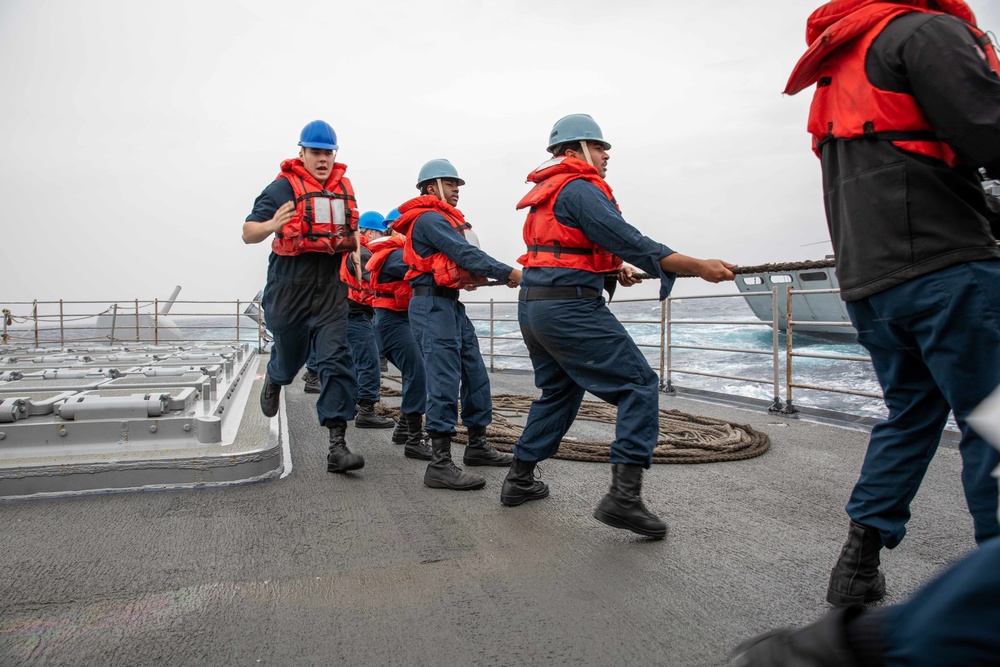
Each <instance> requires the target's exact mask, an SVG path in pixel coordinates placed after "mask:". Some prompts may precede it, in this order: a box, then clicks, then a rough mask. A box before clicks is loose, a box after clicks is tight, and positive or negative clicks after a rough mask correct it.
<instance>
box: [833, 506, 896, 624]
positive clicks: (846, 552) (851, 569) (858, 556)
mask: <svg viewBox="0 0 1000 667" xmlns="http://www.w3.org/2000/svg"><path fill="white" fill-rule="evenodd" d="M881 550H882V538H881V537H879V534H878V531H877V530H875V529H874V528H869V527H868V526H862V525H861V524H859V523H854V522H853V521H852V522H851V526H850V528H848V530H847V541H846V542H844V548H843V549H841V551H840V558H839V559H838V560H837V564H836V565H834V566H833V571H832V572H831V573H830V586H829V587H828V588H827V591H826V601H827V602H829V603H830V604H832V605H834V606H836V607H846V606H847V605H852V604H864V603H865V602H874V601H876V600H881V599H882V598H883V597H885V575H883V574H882V573H881V572H880V571H879V569H878V566H879V563H881V560H880V559H879V552H880V551H881Z"/></svg>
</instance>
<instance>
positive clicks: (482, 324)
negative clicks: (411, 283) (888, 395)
mask: <svg viewBox="0 0 1000 667" xmlns="http://www.w3.org/2000/svg"><path fill="white" fill-rule="evenodd" d="M610 308H611V310H612V312H613V313H614V314H615V315H616V316H617V317H618V319H619V320H620V321H622V322H623V324H624V326H625V328H626V330H628V332H629V334H630V335H631V336H632V338H633V340H635V342H636V344H638V345H639V347H640V350H642V352H643V353H644V355H645V356H646V360H647V361H648V362H649V364H650V366H651V367H652V368H653V370H654V371H656V372H657V374H659V375H660V378H661V380H662V381H664V382H665V381H666V380H667V379H669V380H670V382H671V383H672V384H673V385H674V386H676V387H679V388H685V387H690V388H694V389H705V390H710V391H715V392H720V393H724V394H730V395H734V396H746V397H751V398H757V399H762V400H766V401H772V400H773V398H774V396H775V395H777V396H778V397H779V398H780V399H781V400H782V402H785V401H786V398H787V393H786V387H785V385H786V370H785V356H786V355H785V349H786V337H785V334H783V333H782V334H779V340H778V346H779V355H778V368H779V374H778V375H779V377H778V380H779V390H778V392H777V394H776V393H775V390H774V387H773V384H767V383H765V382H752V381H745V380H735V379H730V378H749V379H752V380H762V381H766V382H769V383H773V380H774V357H773V335H772V332H771V328H770V327H769V326H768V325H766V324H763V323H760V320H758V319H757V317H756V316H754V314H753V312H752V311H751V310H750V307H749V306H748V305H747V304H746V302H745V301H744V300H743V299H738V298H720V299H691V300H678V301H674V302H673V304H672V307H671V319H672V320H673V321H674V323H673V325H672V327H671V336H670V342H671V345H680V346H697V347H703V348H706V347H707V348H727V349H731V350H754V351H758V352H767V354H755V353H748V352H733V351H709V350H687V349H674V350H673V351H672V353H671V359H670V365H669V368H670V369H674V370H673V372H670V373H669V374H668V372H667V364H666V360H665V359H662V358H661V356H662V355H661V347H660V341H661V335H663V334H662V333H661V330H662V326H661V321H662V315H661V313H662V310H661V305H660V303H659V302H658V301H620V302H612V303H611V304H610ZM492 309H493V316H492V317H493V322H492V334H493V340H492V345H491V341H490V333H491V331H490V328H491V323H490V321H489V320H490V306H489V305H488V304H477V303H468V304H466V310H467V312H468V314H469V317H470V318H472V319H473V322H474V324H475V326H476V333H477V334H478V335H479V337H480V348H481V350H482V353H483V358H484V359H485V361H486V364H487V366H491V367H492V368H496V369H520V370H530V369H531V361H530V360H529V359H528V356H527V350H526V349H525V347H524V343H523V341H522V340H521V338H520V331H519V328H518V325H517V306H516V304H510V303H494V304H493V305H492ZM678 320H699V321H706V322H708V323H707V324H684V323H682V322H678ZM733 321H738V322H742V323H743V324H732V323H731V322H733ZM716 322H717V323H716ZM664 337H665V336H664ZM793 342H794V348H793V350H794V352H795V354H811V355H824V356H838V357H866V358H867V351H866V350H865V349H864V348H863V347H861V346H860V345H858V344H857V343H856V342H847V341H833V340H829V339H825V338H820V337H816V336H811V335H808V334H803V333H796V334H794V336H793ZM682 370H683V371H691V372H690V373H683V372H680V371H682ZM792 371H793V373H792V382H793V384H802V385H810V386H816V387H824V388H830V389H834V390H839V391H818V390H811V389H801V388H798V387H793V388H792V402H793V404H794V405H797V406H809V407H815V408H822V409H827V410H837V411H841V412H846V413H848V414H853V415H859V416H863V417H874V418H879V419H881V418H884V417H885V416H886V414H887V412H886V407H885V403H884V402H883V401H882V399H881V398H869V397H864V396H856V395H852V394H846V393H841V392H844V391H857V392H864V393H868V394H876V395H881V389H880V387H879V384H878V380H877V379H876V377H875V373H874V370H873V369H872V366H871V363H870V362H868V361H847V360H839V359H825V358H810V357H805V358H803V357H798V356H793V358H792ZM694 373H699V374H694ZM701 374H704V375H701Z"/></svg>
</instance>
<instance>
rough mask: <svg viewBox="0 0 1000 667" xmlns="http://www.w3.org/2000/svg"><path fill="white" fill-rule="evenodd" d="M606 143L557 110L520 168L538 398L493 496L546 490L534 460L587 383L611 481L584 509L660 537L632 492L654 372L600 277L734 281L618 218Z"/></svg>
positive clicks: (643, 463) (651, 412) (653, 424)
mask: <svg viewBox="0 0 1000 667" xmlns="http://www.w3.org/2000/svg"><path fill="white" fill-rule="evenodd" d="M610 148H611V144H609V143H608V142H606V141H604V137H603V135H602V134H601V128H600V127H598V125H597V123H596V122H594V119H593V118H591V117H590V116H588V115H586V114H573V115H571V116H566V117H565V118H562V119H560V120H559V121H557V122H556V124H555V126H554V127H553V128H552V132H551V133H550V135H549V144H548V150H549V152H550V153H552V155H553V158H552V159H550V160H549V161H547V162H545V163H543V164H542V165H541V166H540V167H538V168H537V169H535V170H534V171H532V172H531V174H529V175H528V180H529V181H531V182H533V183H535V187H534V188H533V189H532V190H531V192H529V193H528V194H527V195H525V197H524V198H523V199H522V200H521V202H520V203H519V204H518V206H517V208H518V209H527V210H528V217H527V220H526V221H525V224H524V240H525V243H526V244H527V246H528V248H527V252H526V253H525V254H524V255H522V256H521V257H519V258H518V262H519V263H521V264H522V265H524V267H525V269H524V275H523V278H522V281H521V290H520V293H519V295H518V313H517V315H518V323H519V324H520V326H521V334H522V336H523V337H524V342H525V345H526V346H527V348H528V353H529V354H530V356H531V364H532V366H533V367H534V370H535V385H536V386H537V387H538V388H539V389H541V391H542V395H541V397H540V398H538V399H537V400H535V401H534V402H533V403H532V404H531V409H530V410H529V412H528V421H527V424H526V425H525V428H524V432H523V434H522V435H521V437H520V439H519V440H518V442H517V445H516V446H515V447H514V457H515V458H514V460H513V463H512V465H511V469H510V472H509V473H508V475H507V478H506V479H505V480H504V484H503V488H502V490H501V492H500V501H501V502H502V503H503V504H504V505H508V506H515V505H520V504H522V503H524V502H526V501H529V500H537V499H540V498H544V497H545V496H547V495H548V492H549V489H548V486H547V485H546V484H545V483H544V482H541V481H538V480H536V479H535V478H534V474H533V473H534V469H535V464H536V463H537V462H538V461H541V460H543V459H546V458H548V457H550V456H552V455H553V454H555V453H556V450H557V449H558V448H559V443H560V441H561V440H562V437H563V436H564V435H565V434H566V431H567V430H569V427H570V425H571V424H572V423H573V420H574V419H575V418H576V413H577V411H578V410H579V408H580V403H581V401H582V400H583V395H584V392H587V391H589V392H590V393H592V394H594V395H595V396H597V397H598V398H600V399H602V400H605V401H607V402H608V403H612V404H614V405H617V406H618V418H617V421H616V430H615V440H614V442H612V443H611V464H612V483H611V489H610V491H609V492H608V494H607V495H606V496H605V497H604V499H603V500H601V502H600V504H599V505H598V507H597V509H596V510H595V512H594V517H595V518H596V519H598V520H599V521H602V522H604V523H606V524H608V525H611V526H614V527H616V528H625V529H628V530H631V531H633V532H636V533H639V534H642V535H648V536H650V537H654V538H662V537H663V536H664V535H666V532H667V527H666V524H664V523H663V522H662V521H661V520H660V519H659V518H657V517H656V516H655V515H653V514H652V513H651V512H649V511H648V510H647V509H646V507H645V506H644V505H643V503H642V498H641V496H640V491H641V484H642V472H643V469H645V468H648V467H649V465H650V463H651V461H652V456H653V448H654V447H655V446H656V442H657V438H658V436H659V396H658V393H657V385H658V378H657V376H656V373H654V372H653V370H652V369H651V368H650V367H649V364H648V363H647V362H646V358H645V357H644V356H643V354H642V352H640V351H639V348H638V347H637V346H636V344H635V342H634V341H633V340H632V338H631V337H630V336H629V335H628V333H627V332H626V331H625V328H624V327H622V325H621V323H619V322H618V320H617V318H615V316H614V315H613V314H612V313H611V311H610V310H609V309H608V307H607V305H606V304H605V302H604V299H603V298H602V296H601V291H602V289H603V288H604V287H605V284H606V281H607V280H608V279H610V285H611V286H613V285H614V284H615V283H614V281H615V280H617V281H618V283H620V284H621V285H624V286H628V285H631V284H634V283H635V282H638V281H637V280H636V279H635V278H634V277H633V274H634V271H633V269H631V268H623V267H622V259H625V260H628V261H629V262H631V263H633V264H635V265H636V266H638V267H641V268H642V269H644V270H646V271H648V272H649V273H651V274H653V275H655V276H658V277H659V279H660V298H661V299H665V298H666V297H667V295H669V293H670V290H671V288H672V287H673V283H674V279H675V278H676V275H677V273H685V274H691V275H696V276H700V277H701V278H703V279H705V280H707V281H709V282H720V281H723V280H732V279H733V273H732V271H730V268H731V267H732V266H733V265H732V264H729V263H727V262H723V261H720V260H717V259H709V260H703V259H695V258H693V257H687V256H685V255H681V254H680V253H677V252H674V251H673V250H671V249H670V248H668V247H666V246H665V245H663V244H661V243H657V242H656V241H653V240H652V239H650V238H648V237H646V236H643V235H642V234H641V233H639V231H637V230H636V229H635V228H634V227H632V226H631V225H629V224H628V223H627V222H625V220H624V218H622V215H621V213H620V212H619V210H618V204H617V203H616V202H615V199H614V196H613V195H612V192H611V188H610V186H608V184H607V182H606V181H605V180H604V175H605V172H606V171H607V166H608V150H610Z"/></svg>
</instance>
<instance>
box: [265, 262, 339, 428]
mask: <svg viewBox="0 0 1000 667" xmlns="http://www.w3.org/2000/svg"><path fill="white" fill-rule="evenodd" d="M339 270H340V256H339V255H327V254H325V253H305V254H303V255H297V256H295V257H284V256H281V255H276V254H274V253H271V258H270V260H269V263H268V268H267V284H266V285H265V286H264V294H263V296H262V297H261V306H262V307H263V309H264V313H265V316H266V317H267V328H268V329H270V330H271V333H272V334H273V335H274V343H273V344H272V346H271V359H270V361H268V363H267V374H268V376H269V377H270V378H271V381H273V382H274V383H275V384H278V385H281V386H283V387H284V386H287V385H289V384H291V383H292V381H293V380H294V379H295V376H296V374H297V373H298V372H299V370H300V369H301V368H302V366H303V364H305V363H306V360H307V359H308V358H309V355H310V349H312V350H313V351H314V354H315V358H316V372H317V373H319V378H320V385H321V387H322V390H321V391H320V394H319V398H318V400H317V401H316V414H317V416H318V417H319V423H320V424H321V425H324V426H325V425H326V420H328V419H343V420H350V419H354V404H355V383H356V380H355V376H354V364H353V363H351V356H350V350H349V349H348V347H347V309H348V306H347V286H346V285H345V284H344V283H342V282H341V281H340V277H339Z"/></svg>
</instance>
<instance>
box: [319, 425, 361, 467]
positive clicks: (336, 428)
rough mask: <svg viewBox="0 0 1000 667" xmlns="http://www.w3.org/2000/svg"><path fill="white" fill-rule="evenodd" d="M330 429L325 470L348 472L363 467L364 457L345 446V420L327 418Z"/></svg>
mask: <svg viewBox="0 0 1000 667" xmlns="http://www.w3.org/2000/svg"><path fill="white" fill-rule="evenodd" d="M326 426H327V428H329V429H330V453H329V454H327V455H326V471H327V472H348V471H350V470H360V469H361V468H364V467H365V459H364V457H363V456H361V455H360V454H355V453H354V452H352V451H351V450H349V449H348V448H347V441H346V440H344V434H345V433H346V432H347V422H345V421H344V420H342V419H328V420H327V422H326Z"/></svg>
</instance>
